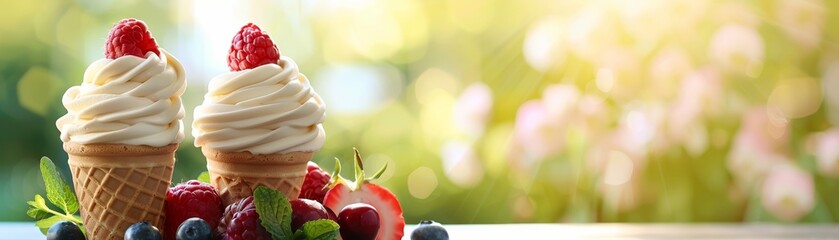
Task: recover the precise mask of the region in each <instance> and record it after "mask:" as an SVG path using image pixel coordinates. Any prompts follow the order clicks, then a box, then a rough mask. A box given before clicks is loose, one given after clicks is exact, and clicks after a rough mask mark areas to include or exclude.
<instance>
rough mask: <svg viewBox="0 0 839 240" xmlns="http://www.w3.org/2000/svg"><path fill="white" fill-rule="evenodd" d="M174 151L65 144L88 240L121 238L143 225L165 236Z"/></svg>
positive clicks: (160, 148)
mask: <svg viewBox="0 0 839 240" xmlns="http://www.w3.org/2000/svg"><path fill="white" fill-rule="evenodd" d="M177 148H178V144H170V145H167V146H163V147H150V146H138V145H123V144H84V145H82V144H74V143H64V151H66V152H67V154H68V155H69V160H68V163H69V165H70V170H71V172H72V174H73V185H74V186H75V188H76V197H78V199H79V203H80V205H81V216H82V221H83V222H84V226H85V229H86V230H87V238H88V239H96V240H100V239H103V240H107V239H123V238H124V236H123V235H124V233H125V230H126V229H128V227H129V226H131V225H132V224H134V223H137V222H141V221H147V222H149V223H151V224H152V225H154V226H156V227H157V228H158V229H160V231H161V232H164V229H163V227H164V214H165V209H164V207H165V201H166V191H167V189H168V188H169V185H170V184H171V181H172V171H173V170H174V165H175V155H174V154H175V150H177Z"/></svg>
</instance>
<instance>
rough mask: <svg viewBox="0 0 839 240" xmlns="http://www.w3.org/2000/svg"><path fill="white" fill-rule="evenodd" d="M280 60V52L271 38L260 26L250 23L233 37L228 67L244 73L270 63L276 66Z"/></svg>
mask: <svg viewBox="0 0 839 240" xmlns="http://www.w3.org/2000/svg"><path fill="white" fill-rule="evenodd" d="M279 59H280V51H279V50H277V45H275V44H274V42H273V41H271V37H269V36H268V34H267V33H265V32H264V31H262V30H260V29H259V27H258V26H256V25H254V24H253V23H248V24H247V25H245V26H243V27H242V29H240V30H239V32H238V33H236V36H234V37H233V42H232V43H231V45H230V52H229V53H228V56H227V65H228V66H229V67H230V71H242V70H245V69H253V68H255V67H259V66H262V65H265V64H269V63H274V64H276V63H277V61H279Z"/></svg>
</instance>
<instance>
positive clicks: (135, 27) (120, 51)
mask: <svg viewBox="0 0 839 240" xmlns="http://www.w3.org/2000/svg"><path fill="white" fill-rule="evenodd" d="M147 52H153V53H154V54H155V55H157V56H160V50H158V47H157V42H156V41H155V40H154V37H152V36H151V32H149V30H148V27H146V23H144V22H143V21H140V20H137V19H133V18H128V19H123V20H122V21H119V23H117V24H116V25H114V27H113V28H111V32H110V33H108V41H105V57H106V58H108V59H117V58H119V57H122V56H125V55H134V56H137V57H145V56H146V53H147Z"/></svg>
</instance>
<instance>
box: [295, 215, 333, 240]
mask: <svg viewBox="0 0 839 240" xmlns="http://www.w3.org/2000/svg"><path fill="white" fill-rule="evenodd" d="M301 229H303V234H304V235H305V236H306V239H307V240H334V239H338V234H339V233H340V232H339V231H338V229H339V226H338V223H336V222H335V221H332V220H329V219H318V220H314V221H308V222H306V223H304V224H303V227H302V228H301Z"/></svg>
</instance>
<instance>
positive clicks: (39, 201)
mask: <svg viewBox="0 0 839 240" xmlns="http://www.w3.org/2000/svg"><path fill="white" fill-rule="evenodd" d="M26 204H29V206H30V207H31V208H29V210H26V215H28V216H29V217H31V218H34V219H35V220H41V219H44V218H46V217H47V214H49V212H48V211H47V209H48V208H47V203H46V202H44V197H41V195H39V194H36V195H35V200H32V201H28V202H26Z"/></svg>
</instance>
